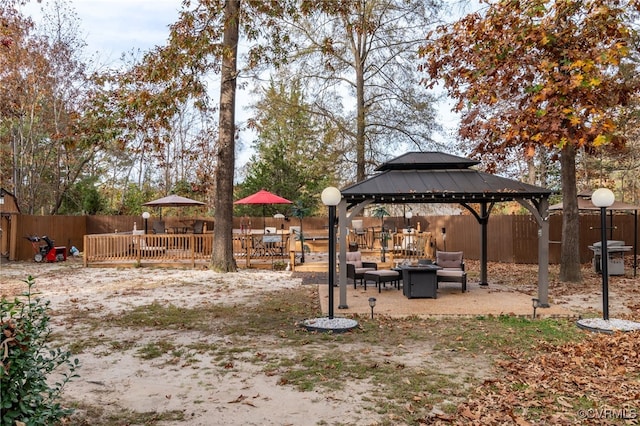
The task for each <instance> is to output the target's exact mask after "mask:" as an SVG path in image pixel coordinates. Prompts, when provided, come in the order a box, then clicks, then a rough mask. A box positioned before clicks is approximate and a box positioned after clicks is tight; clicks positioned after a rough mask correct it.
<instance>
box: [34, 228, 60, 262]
mask: <svg viewBox="0 0 640 426" xmlns="http://www.w3.org/2000/svg"><path fill="white" fill-rule="evenodd" d="M25 238H26V239H27V240H29V242H31V246H32V247H33V253H34V255H33V260H35V261H36V262H38V263H40V262H43V261H45V260H46V261H47V262H63V261H65V260H67V247H66V246H57V247H56V246H55V245H54V244H53V240H52V239H50V238H49V237H47V236H46V235H43V236H42V237H38V236H37V235H30V236H28V237H25ZM42 241H44V243H45V244H40V243H41V242H42Z"/></svg>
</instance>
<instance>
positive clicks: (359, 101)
mask: <svg viewBox="0 0 640 426" xmlns="http://www.w3.org/2000/svg"><path fill="white" fill-rule="evenodd" d="M356 61H357V64H356V115H357V116H356V180H357V181H358V182H361V181H363V180H364V179H365V177H366V174H365V148H366V146H365V143H366V136H365V103H364V67H363V64H362V61H361V59H360V56H356Z"/></svg>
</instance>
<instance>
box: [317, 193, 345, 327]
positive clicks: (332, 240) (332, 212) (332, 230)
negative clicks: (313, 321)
mask: <svg viewBox="0 0 640 426" xmlns="http://www.w3.org/2000/svg"><path fill="white" fill-rule="evenodd" d="M320 198H321V199H322V203H323V204H324V205H325V206H327V207H329V277H328V278H329V319H333V284H334V277H335V273H336V223H335V222H336V206H337V205H338V204H340V200H341V199H342V194H341V193H340V190H339V189H338V188H336V187H334V186H330V187H328V188H325V189H324V190H323V191H322V194H321V195H320Z"/></svg>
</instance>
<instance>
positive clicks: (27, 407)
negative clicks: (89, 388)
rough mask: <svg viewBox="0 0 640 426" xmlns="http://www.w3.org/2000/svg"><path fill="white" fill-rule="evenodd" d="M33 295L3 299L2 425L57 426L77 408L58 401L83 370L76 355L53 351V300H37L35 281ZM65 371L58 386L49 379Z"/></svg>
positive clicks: (30, 281) (0, 319)
mask: <svg viewBox="0 0 640 426" xmlns="http://www.w3.org/2000/svg"><path fill="white" fill-rule="evenodd" d="M24 282H25V283H26V284H27V286H28V291H27V292H25V293H23V294H22V297H20V298H18V297H16V298H15V299H14V300H13V301H10V300H8V299H6V298H5V297H3V298H2V300H0V332H1V335H0V338H1V339H2V340H1V343H0V425H3V426H4V425H7V426H9V425H19V424H25V425H27V426H32V425H34V426H35V425H55V424H56V423H59V422H60V420H61V419H62V418H64V417H65V416H68V415H69V414H71V412H72V410H70V409H65V408H63V407H62V406H61V405H60V403H59V402H58V400H59V398H60V393H61V392H62V388H63V387H64V385H65V384H66V383H68V382H69V380H71V379H72V378H74V377H77V375H76V374H75V370H76V368H77V367H78V366H79V362H78V360H77V359H74V360H71V353H70V352H69V351H64V350H62V349H61V348H51V346H50V343H51V342H49V339H48V338H49V335H50V333H51V330H50V328H49V319H50V318H49V316H48V313H47V311H48V306H49V301H43V300H41V299H40V298H37V297H34V295H35V294H34V293H33V291H32V287H33V285H34V284H35V280H34V278H33V277H31V276H29V277H28V278H27V279H26V280H25V281H24ZM60 366H65V367H66V369H65V370H66V371H64V372H63V373H62V374H61V375H60V379H59V380H56V381H55V383H49V382H48V381H47V377H48V376H49V375H50V374H51V373H52V372H53V371H54V370H56V369H57V368H58V367H60Z"/></svg>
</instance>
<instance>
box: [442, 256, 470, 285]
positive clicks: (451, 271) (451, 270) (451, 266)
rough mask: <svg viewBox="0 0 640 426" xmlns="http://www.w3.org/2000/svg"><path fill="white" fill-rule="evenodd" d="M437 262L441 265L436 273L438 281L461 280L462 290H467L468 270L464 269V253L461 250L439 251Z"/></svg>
mask: <svg viewBox="0 0 640 426" xmlns="http://www.w3.org/2000/svg"><path fill="white" fill-rule="evenodd" d="M435 264H436V265H438V266H440V267H441V268H442V269H439V270H438V272H437V273H436V275H437V277H438V283H441V282H459V283H460V284H462V292H463V293H464V292H465V291H467V272H466V271H465V270H464V255H463V253H462V252H461V251H437V252H436V261H435Z"/></svg>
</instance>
